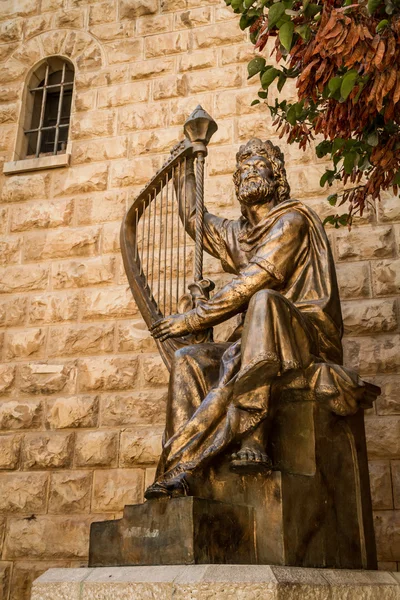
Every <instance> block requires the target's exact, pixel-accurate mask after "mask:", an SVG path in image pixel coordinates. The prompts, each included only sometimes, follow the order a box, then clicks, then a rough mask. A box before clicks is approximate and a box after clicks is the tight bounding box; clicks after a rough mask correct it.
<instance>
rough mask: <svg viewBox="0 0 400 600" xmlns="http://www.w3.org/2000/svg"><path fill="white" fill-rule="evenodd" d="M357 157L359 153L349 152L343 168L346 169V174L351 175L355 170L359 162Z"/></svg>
mask: <svg viewBox="0 0 400 600" xmlns="http://www.w3.org/2000/svg"><path fill="white" fill-rule="evenodd" d="M357 156H358V154H357V152H349V153H348V154H346V155H345V157H344V160H343V167H344V170H345V173H347V174H348V175H350V174H351V172H352V171H353V169H354V163H355V162H356V160H357Z"/></svg>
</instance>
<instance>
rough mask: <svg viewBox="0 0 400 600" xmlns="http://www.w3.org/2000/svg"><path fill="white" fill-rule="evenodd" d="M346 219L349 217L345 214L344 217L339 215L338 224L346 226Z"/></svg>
mask: <svg viewBox="0 0 400 600" xmlns="http://www.w3.org/2000/svg"><path fill="white" fill-rule="evenodd" d="M348 219H349V215H348V214H347V213H345V214H344V215H340V217H339V218H338V223H340V225H347V221H348Z"/></svg>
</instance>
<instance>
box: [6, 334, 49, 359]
mask: <svg viewBox="0 0 400 600" xmlns="http://www.w3.org/2000/svg"><path fill="white" fill-rule="evenodd" d="M45 343H46V331H45V330H44V329H41V328H35V329H24V330H23V331H18V330H17V331H9V332H7V337H6V359H8V360H12V359H13V358H17V359H18V358H30V357H32V358H34V357H38V356H41V355H43V353H44V346H45Z"/></svg>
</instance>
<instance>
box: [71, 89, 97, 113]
mask: <svg viewBox="0 0 400 600" xmlns="http://www.w3.org/2000/svg"><path fill="white" fill-rule="evenodd" d="M95 105H96V91H95V90H89V91H87V92H82V91H80V92H77V93H76V94H75V110H76V111H84V110H92V109H93V108H94V107H95Z"/></svg>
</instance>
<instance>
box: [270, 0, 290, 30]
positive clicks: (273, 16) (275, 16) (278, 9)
mask: <svg viewBox="0 0 400 600" xmlns="http://www.w3.org/2000/svg"><path fill="white" fill-rule="evenodd" d="M285 10H286V9H285V5H284V4H283V2H277V3H276V4H273V5H272V6H271V8H270V9H269V11H268V29H272V28H273V27H275V25H276V24H277V22H278V21H279V19H280V18H281V17H282V16H283V15H284V14H285Z"/></svg>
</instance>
